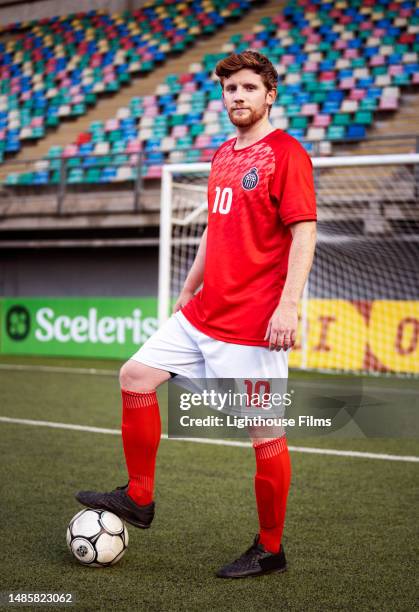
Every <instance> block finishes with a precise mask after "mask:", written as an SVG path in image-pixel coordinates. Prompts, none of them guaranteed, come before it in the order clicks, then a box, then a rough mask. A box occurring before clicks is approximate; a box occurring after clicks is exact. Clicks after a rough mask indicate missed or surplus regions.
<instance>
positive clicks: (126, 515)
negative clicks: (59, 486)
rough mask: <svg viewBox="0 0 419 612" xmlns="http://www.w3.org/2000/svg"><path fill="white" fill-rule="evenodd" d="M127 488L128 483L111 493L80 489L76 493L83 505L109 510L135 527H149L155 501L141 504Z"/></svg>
mask: <svg viewBox="0 0 419 612" xmlns="http://www.w3.org/2000/svg"><path fill="white" fill-rule="evenodd" d="M127 489H128V485H127V484H126V485H124V486H123V487H116V489H114V490H113V491H111V492H110V493H98V492H96V491H79V492H78V493H76V499H77V501H78V502H80V503H81V504H83V506H87V507H88V508H94V509H95V510H108V511H109V512H113V513H114V514H116V515H117V516H119V517H120V518H121V519H123V520H124V521H126V522H127V523H129V524H130V525H134V527H139V528H140V529H148V528H149V527H150V525H151V522H152V520H153V518H154V502H151V504H147V505H146V506H139V505H138V504H136V503H135V501H134V500H133V499H131V498H130V497H129V495H128V493H127Z"/></svg>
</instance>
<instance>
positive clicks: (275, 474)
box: [253, 436, 291, 553]
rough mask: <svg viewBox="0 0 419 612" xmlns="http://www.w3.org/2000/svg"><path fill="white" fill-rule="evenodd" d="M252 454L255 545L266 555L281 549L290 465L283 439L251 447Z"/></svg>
mask: <svg viewBox="0 0 419 612" xmlns="http://www.w3.org/2000/svg"><path fill="white" fill-rule="evenodd" d="M253 448H254V449H255V455H256V476H255V493H256V502H257V508H258V515H259V527H260V531H259V536H260V539H259V542H260V543H261V544H263V546H264V547H265V548H266V550H268V551H269V552H273V553H276V552H278V551H279V549H280V546H281V538H282V531H283V529H284V522H285V510H286V507H287V496H288V489H289V486H290V480H291V463H290V457H289V453H288V446H287V442H286V438H285V436H284V437H282V438H277V439H275V440H270V441H269V442H262V443H259V444H258V443H257V442H256V443H255V444H254V445H253Z"/></svg>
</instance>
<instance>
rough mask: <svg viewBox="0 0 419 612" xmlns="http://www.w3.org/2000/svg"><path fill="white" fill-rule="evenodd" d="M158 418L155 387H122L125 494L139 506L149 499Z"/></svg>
mask: <svg viewBox="0 0 419 612" xmlns="http://www.w3.org/2000/svg"><path fill="white" fill-rule="evenodd" d="M160 435H161V422H160V411H159V404H158V402H157V394H156V392H155V391H151V392H149V393H135V392H134V391H125V390H124V389H122V441H123V443H124V453H125V461H126V464H127V468H128V474H129V485H128V495H129V496H130V497H131V498H132V499H133V500H134V501H135V502H136V503H137V504H139V505H141V506H143V505H146V504H149V503H151V502H152V501H153V490H154V471H155V466H156V455H157V449H158V447H159V443H160Z"/></svg>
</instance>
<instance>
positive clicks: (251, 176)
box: [242, 168, 259, 191]
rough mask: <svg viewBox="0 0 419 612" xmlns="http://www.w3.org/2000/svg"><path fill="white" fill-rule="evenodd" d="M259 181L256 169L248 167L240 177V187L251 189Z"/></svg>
mask: <svg viewBox="0 0 419 612" xmlns="http://www.w3.org/2000/svg"><path fill="white" fill-rule="evenodd" d="M258 183H259V176H258V169H257V168H250V170H249V171H248V172H246V174H245V175H244V177H243V178H242V187H243V188H244V189H246V190H247V191H251V190H252V189H254V188H255V187H256V185H257V184H258Z"/></svg>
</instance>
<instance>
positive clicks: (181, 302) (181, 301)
mask: <svg viewBox="0 0 419 612" xmlns="http://www.w3.org/2000/svg"><path fill="white" fill-rule="evenodd" d="M193 296H194V292H193V291H190V290H189V289H183V290H182V291H181V293H180V295H179V297H178V299H177V301H176V304H175V305H174V306H173V312H177V311H178V310H180V309H181V308H183V307H184V306H186V304H187V303H188V302H189V301H190V300H191V299H192V298H193Z"/></svg>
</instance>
